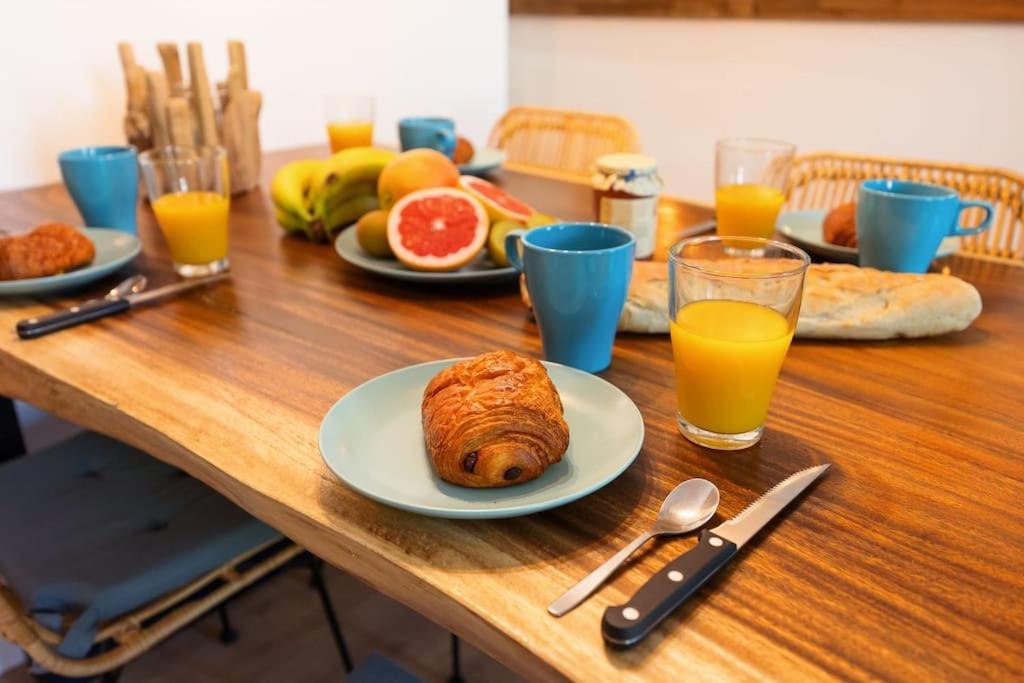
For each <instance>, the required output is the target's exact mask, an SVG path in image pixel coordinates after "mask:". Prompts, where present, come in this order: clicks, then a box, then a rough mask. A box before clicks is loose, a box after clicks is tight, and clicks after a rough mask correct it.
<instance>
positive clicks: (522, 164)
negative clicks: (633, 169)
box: [488, 107, 640, 179]
mask: <svg viewBox="0 0 1024 683" xmlns="http://www.w3.org/2000/svg"><path fill="white" fill-rule="evenodd" d="M488 144H489V145H490V146H491V147H497V148H499V149H503V150H505V154H506V157H507V160H506V164H505V165H506V166H507V167H509V168H512V169H514V170H518V171H524V172H527V173H537V174H540V175H552V176H556V177H569V178H576V179H583V178H586V179H589V178H590V176H591V175H592V174H593V168H592V165H593V163H594V159H596V158H597V157H599V156H601V155H602V154H611V153H613V152H636V151H639V147H640V143H639V139H638V138H637V134H636V129H635V128H633V124H631V123H630V122H629V121H627V120H626V119H624V118H622V117H621V116H614V115H611V114H595V113H592V112H583V111H570V110H564V109H548V108H546V107H512V108H511V109H509V110H508V111H507V112H505V115H504V116H502V117H501V119H500V120H499V121H498V123H496V124H495V126H494V128H493V129H492V130H491V137H490V140H489V141H488Z"/></svg>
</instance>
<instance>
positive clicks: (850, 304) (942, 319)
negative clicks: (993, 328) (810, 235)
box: [523, 261, 981, 339]
mask: <svg viewBox="0 0 1024 683" xmlns="http://www.w3.org/2000/svg"><path fill="white" fill-rule="evenodd" d="M523 291H524V294H525V288H524V289H523ZM980 313H981V296H980V295H979V294H978V290H976V289H975V288H974V287H973V286H972V285H970V284H969V283H967V282H964V281H963V280H961V279H959V278H956V277H953V276H951V275H940V274H938V273H928V274H925V275H918V274H914V273H890V272H887V271H881V270H876V269H874V268H858V267H857V266H850V265H840V264H831V263H826V264H815V265H812V266H810V268H809V269H808V271H807V281H806V284H805V285H804V296H803V303H802V305H801V308H800V320H799V323H798V324H797V329H796V336H798V337H805V338H812V339H895V338H899V337H930V336H935V335H940V334H946V333H948V332H957V331H960V330H963V329H966V328H967V327H968V326H969V325H970V324H971V323H972V322H973V321H974V319H975V318H977V317H978V314H980ZM619 329H620V330H622V331H624V332H644V333H653V334H666V333H668V264H667V263H663V262H653V261H637V262H636V263H635V264H634V265H633V280H632V281H631V282H630V287H629V299H628V300H627V301H626V305H625V307H624V308H623V311H622V317H621V318H620V319H619Z"/></svg>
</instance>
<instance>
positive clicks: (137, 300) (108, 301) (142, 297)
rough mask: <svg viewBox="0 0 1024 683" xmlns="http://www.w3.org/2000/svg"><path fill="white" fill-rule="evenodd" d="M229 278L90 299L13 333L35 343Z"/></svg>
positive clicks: (24, 324)
mask: <svg viewBox="0 0 1024 683" xmlns="http://www.w3.org/2000/svg"><path fill="white" fill-rule="evenodd" d="M228 275H229V274H228V273H217V274H216V275H208V276H206V277H201V278H196V279H194V280H185V281H183V282H176V283H174V284H172V285H167V286H165V287H159V288H157V289H151V290H144V291H140V292H134V293H131V294H126V295H124V296H120V297H115V298H110V297H104V298H102V299H93V300H91V301H86V302H84V303H82V304H79V305H77V306H72V307H71V308H68V309H65V310H63V311H57V312H55V313H50V314H48V315H44V316H40V317H38V318H28V319H26V320H21V321H19V322H18V324H17V325H15V330H16V331H17V333H18V336H19V337H21V338H22V339H36V338H38V337H42V336H44V335H47V334H50V333H52V332H58V331H60V330H66V329H68V328H69V327H74V326H75V325H81V324H82V323H86V322H90V321H92V320H98V319H100V318H105V317H107V316H110V315H116V314H118V313H123V312H125V311H127V310H129V309H132V308H135V307H136V306H144V305H148V304H153V303H156V302H158V301H161V300H163V299H167V298H169V297H172V296H177V295H178V294H182V293H184V292H187V291H189V290H192V289H195V288H197V287H203V286H205V285H208V284H212V283H214V282H219V281H221V280H224V279H226V278H227V277H228Z"/></svg>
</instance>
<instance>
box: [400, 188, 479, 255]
mask: <svg viewBox="0 0 1024 683" xmlns="http://www.w3.org/2000/svg"><path fill="white" fill-rule="evenodd" d="M487 230H488V222H487V211H485V210H484V207H483V206H482V205H481V204H480V202H478V201H477V200H475V199H473V197H472V196H470V195H468V194H466V193H465V192H460V191H459V190H456V189H454V188H450V187H435V188H431V189H429V190H419V191H417V192H413V193H411V194H407V195H406V196H404V197H402V198H401V199H400V200H398V203H397V204H395V207H394V208H393V209H391V213H390V214H389V215H388V245H390V247H391V251H393V252H394V254H395V258H397V259H398V260H399V261H401V262H402V264H404V265H405V266H406V267H407V268H411V269H412V270H428V271H447V270H458V269H459V268H461V267H463V266H464V265H466V264H467V263H469V262H470V261H472V260H473V259H474V258H475V257H476V255H477V254H479V253H480V250H481V249H483V246H484V243H485V242H486V241H487Z"/></svg>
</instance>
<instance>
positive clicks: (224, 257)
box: [139, 146, 231, 277]
mask: <svg viewBox="0 0 1024 683" xmlns="http://www.w3.org/2000/svg"><path fill="white" fill-rule="evenodd" d="M139 166H140V167H141V168H142V177H143V179H144V180H145V182H146V190H147V192H148V193H149V201H150V203H151V205H152V207H153V213H155V214H156V220H157V223H159V225H160V231H161V232H162V233H163V234H164V240H165V241H166V242H167V248H168V250H170V252H171V261H173V263H174V270H175V271H177V273H178V274H179V275H181V276H182V277H201V276H203V275H212V274H213V273H219V272H221V271H224V270H227V269H228V265H229V264H228V210H229V209H230V207H231V199H230V196H229V192H228V157H227V153H226V152H225V151H224V148H222V147H177V146H170V147H163V148H161V149H153V150H150V151H148V152H143V153H142V154H140V155H139Z"/></svg>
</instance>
